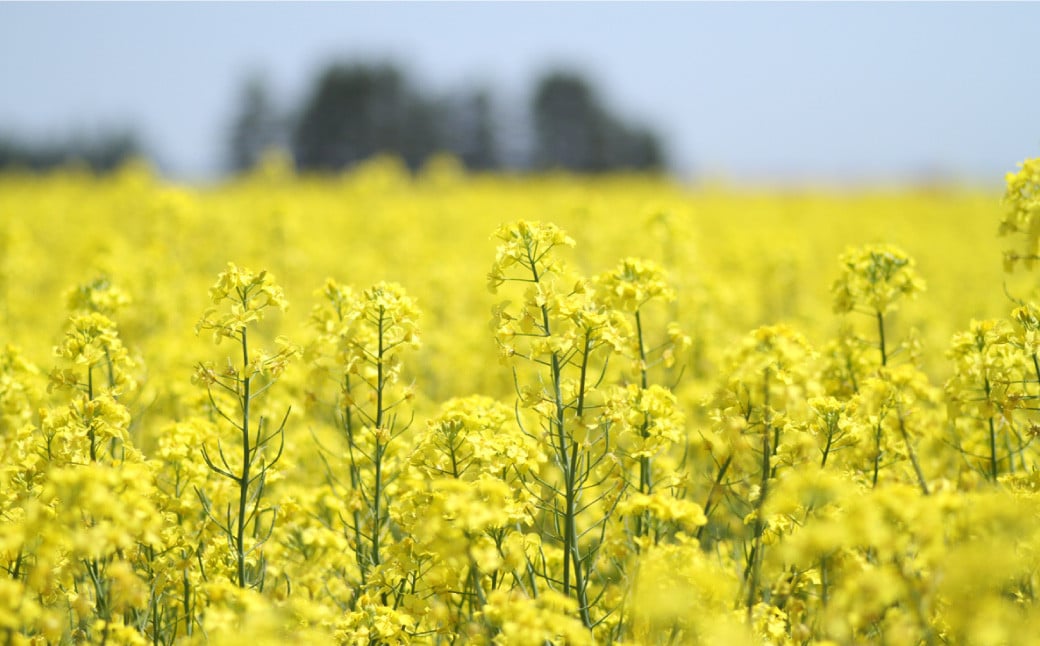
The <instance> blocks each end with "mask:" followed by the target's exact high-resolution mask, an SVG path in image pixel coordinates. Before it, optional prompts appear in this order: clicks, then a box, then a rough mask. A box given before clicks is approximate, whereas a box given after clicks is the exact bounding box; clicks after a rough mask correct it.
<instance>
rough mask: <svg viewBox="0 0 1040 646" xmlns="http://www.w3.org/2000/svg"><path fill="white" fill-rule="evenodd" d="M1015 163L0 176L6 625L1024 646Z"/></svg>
mask: <svg viewBox="0 0 1040 646" xmlns="http://www.w3.org/2000/svg"><path fill="white" fill-rule="evenodd" d="M1038 169H1040V166H1038V162H1037V160H1028V161H1026V162H1025V163H1023V164H1022V166H1021V168H1020V170H1019V171H1018V172H1014V173H1010V174H1009V175H1008V177H1007V178H1006V181H1007V190H1006V193H1005V195H1004V199H1003V203H1001V201H1000V196H999V195H995V194H991V193H988V192H985V191H972V190H968V189H960V188H954V187H950V188H947V189H935V190H928V191H923V190H922V191H889V192H873V193H862V194H836V193H827V192H789V193H784V194H780V193H776V194H770V193H764V192H754V191H746V192H735V191H730V190H727V189H723V188H719V187H714V188H700V189H691V188H688V187H684V186H681V185H678V184H675V183H672V182H669V181H668V180H665V179H662V178H647V177H639V176H614V177H602V178H581V177H570V176H566V175H551V176H544V177H528V178H522V179H519V178H503V177H496V176H490V175H487V176H470V175H467V174H466V173H465V172H464V171H462V169H461V168H460V167H459V166H458V165H457V164H454V163H453V162H451V161H450V160H444V159H441V160H438V161H436V162H432V163H431V165H430V166H429V168H426V169H423V170H422V171H421V172H420V173H418V174H416V175H415V176H412V175H409V174H408V171H407V170H406V169H405V168H404V167H403V166H402V165H401V164H399V163H397V162H396V161H394V160H390V159H380V160H375V161H373V162H371V163H368V164H365V165H363V166H361V167H359V168H358V169H356V170H354V171H351V172H349V173H345V174H343V175H341V176H338V177H317V176H313V177H305V176H301V177H297V176H294V175H293V174H292V172H291V170H290V168H289V166H288V165H287V164H286V163H285V162H284V160H282V161H278V160H277V159H273V158H272V160H269V161H268V162H266V163H265V164H264V165H263V166H262V167H261V168H259V169H258V170H257V171H256V172H255V173H253V174H252V175H249V176H246V177H243V178H240V179H237V180H235V181H233V182H228V183H226V184H222V185H217V186H211V187H208V188H204V189H203V188H190V187H184V186H175V185H171V184H168V183H166V182H164V181H162V180H160V179H159V178H157V177H156V176H154V175H153V174H152V173H151V171H149V170H148V168H147V167H145V166H143V165H139V164H138V165H130V166H127V167H125V168H123V169H121V170H119V171H118V172H117V173H115V174H113V175H112V176H110V177H104V178H99V177H93V176H90V175H88V174H86V173H83V172H82V171H64V172H59V173H54V174H52V175H46V176H35V175H28V174H12V175H6V176H0V213H4V214H5V217H4V218H3V219H2V220H3V221H0V250H2V253H0V332H2V333H3V335H4V346H3V349H2V350H0V431H2V433H0V523H2V527H3V531H2V532H0V640H3V641H4V642H5V643H12V644H22V643H25V644H33V643H53V644H72V643H126V644H138V643H140V644H205V643H216V644H220V643H227V644H235V643H256V644H267V643H270V644H280V643H287V642H296V643H315V644H327V643H342V644H364V645H371V644H452V643H455V644H460V643H470V644H500V645H507V644H524V645H526V644H531V645H538V646H543V645H544V644H547V643H550V644H561V645H562V644H593V643H597V644H598V643H604V644H607V643H614V644H626V645H628V644H631V645H636V644H679V643H719V644H745V643H746V644H808V643H817V644H859V643H892V644H917V643H923V644H937V643H951V644H1005V643H1016V644H1018V643H1022V644H1029V643H1038V641H1040V640H1038V639H1037V638H1036V637H1035V635H1038V634H1040V630H1038V629H1040V611H1038V609H1040V605H1038V603H1037V599H1036V590H1037V586H1038V585H1040V581H1038V580H1037V572H1040V531H1038V530H1037V528H1038V527H1040V522H1038V521H1040V452H1038V449H1040V443H1038V442H1037V440H1038V439H1040V415H1038V414H1037V409H1038V407H1037V404H1036V402H1037V401H1040V309H1038V306H1037V305H1036V303H1038V302H1040V294H1038V293H1037V291H1036V280H1035V278H1036V277H1035V276H1033V275H1030V274H1029V273H1028V272H1019V273H1017V274H1008V275H1007V276H1004V274H1003V272H1002V268H1001V253H1002V252H1003V251H1004V247H1005V246H1007V245H1005V244H1004V241H1002V240H1000V239H999V238H998V237H997V235H995V234H996V233H997V229H998V226H999V228H1000V231H1001V232H1003V233H1005V234H1013V235H1015V236H1017V237H1018V238H1017V241H1016V243H1015V245H1014V249H1013V250H1012V251H1009V252H1008V253H1007V255H1006V257H1005V259H1006V260H1007V261H1008V262H1009V263H1010V264H1012V265H1014V266H1016V267H1019V266H1021V267H1022V268H1025V269H1029V268H1031V267H1032V266H1033V264H1034V261H1035V257H1036V256H1037V255H1038V253H1040V252H1038V251H1037V244H1038V243H1037V239H1038V236H1040V224H1037V223H1038V222H1040V211H1038V207H1037V194H1038V191H1037V186H1038V185H1040V180H1038V176H1037V173H1038ZM72 216H76V217H77V221H80V222H82V223H83V226H80V227H76V228H75V229H72V228H70V227H67V226H62V224H63V223H64V222H65V219H66V218H68V217H72ZM489 238H490V239H489ZM1023 241H1024V242H1023ZM249 267H253V268H256V269H249ZM489 267H490V269H489ZM276 275H277V276H278V278H279V280H278V281H275V279H274V276H276ZM330 276H332V277H334V278H329V277H330ZM214 277H216V280H215V281H214ZM926 282H927V284H928V287H929V289H928V291H927V292H925V291H924V285H925V283H926ZM488 287H489V288H490V290H489V289H487V288H488ZM1009 296H1010V298H1011V300H1012V301H1013V302H1012V303H1010V304H1009V302H1008V297H1009ZM290 301H292V303H293V307H292V308H290V307H288V304H289V302H290ZM200 313H201V316H199V314H200ZM193 328H194V330H195V332H196V334H195V335H193V334H192V331H193ZM198 335H201V336H202V337H203V338H202V340H201V341H200V339H199V338H197V336H198ZM210 338H212V339H213V340H214V341H216V343H217V345H216V346H215V347H214V345H213V344H210V343H208V339H210ZM297 344H299V345H297Z"/></svg>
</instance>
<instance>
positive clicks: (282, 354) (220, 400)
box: [195, 263, 298, 588]
mask: <svg viewBox="0 0 1040 646" xmlns="http://www.w3.org/2000/svg"><path fill="white" fill-rule="evenodd" d="M210 298H211V299H212V300H213V304H214V307H212V308H210V309H208V310H206V312H205V313H204V314H203V316H202V318H201V320H200V321H199V323H198V325H196V333H201V332H202V331H203V330H208V331H211V332H212V333H213V340H214V341H215V342H216V343H217V344H218V345H219V344H220V343H221V342H222V341H224V340H225V339H227V340H230V341H232V343H234V344H235V345H236V346H237V348H236V350H237V352H236V354H237V355H238V356H237V359H236V358H232V357H228V358H227V364H226V367H225V368H222V369H220V370H219V371H218V369H217V368H215V366H214V364H212V363H200V364H198V366H197V367H196V370H195V380H196V382H197V383H200V384H202V385H203V386H205V388H206V392H207V394H208V396H209V403H210V405H211V407H212V410H213V412H214V413H216V415H217V416H218V417H220V418H221V419H223V420H224V421H225V422H226V423H228V424H230V425H231V426H232V428H233V429H234V430H235V432H236V435H237V437H238V443H239V446H238V455H239V457H238V458H237V459H236V458H235V457H234V456H232V457H228V455H227V454H226V453H225V452H224V448H223V445H222V444H218V446H219V449H218V455H217V458H216V459H214V457H213V456H211V455H210V453H209V451H208V450H207V449H206V448H205V446H203V448H202V457H203V459H204V460H205V462H206V465H207V466H208V467H209V468H210V469H211V470H213V471H214V472H215V473H217V474H218V475H220V476H222V477H224V478H227V479H228V480H231V481H232V482H233V483H234V485H235V487H236V489H237V494H238V501H237V504H236V505H235V509H234V510H232V504H231V503H228V504H227V508H226V510H225V513H224V514H223V517H218V516H217V515H216V514H215V513H214V509H213V502H212V501H211V500H210V499H209V498H208V497H207V496H206V494H205V492H203V491H201V490H199V491H198V495H199V498H200V500H201V501H202V505H203V507H204V509H205V510H206V513H207V514H208V515H209V517H210V519H211V520H212V521H213V522H214V523H216V525H217V526H218V527H219V528H220V529H221V531H222V532H224V533H225V534H226V535H227V538H228V543H229V545H230V547H231V552H232V556H233V559H234V563H235V583H236V584H237V585H238V587H240V588H245V587H256V588H263V584H264V574H265V569H266V561H265V559H264V556H263V551H262V547H263V543H264V542H265V541H266V540H267V538H268V537H269V536H270V535H271V532H272V531H273V529H274V523H275V518H274V516H275V515H276V513H275V510H274V509H273V508H268V507H264V506H263V497H264V493H265V487H266V484H267V478H268V474H269V473H270V472H271V469H272V467H274V465H275V464H276V463H277V462H278V460H279V459H280V458H281V456H282V449H283V448H284V446H285V424H286V422H287V421H288V419H289V412H290V411H289V410H288V409H287V410H286V411H285V414H284V415H283V416H282V419H281V421H280V423H279V424H278V425H277V426H276V427H275V428H273V429H271V428H270V424H267V423H265V422H266V418H265V417H263V416H262V415H261V416H259V418H258V419H255V420H254V416H253V413H254V409H255V407H256V405H255V400H256V399H257V398H258V397H260V396H261V395H262V394H263V393H265V392H266V391H267V388H268V387H269V386H270V385H271V384H272V383H273V382H274V381H275V380H276V379H277V377H278V376H279V375H280V374H281V373H282V372H283V371H284V370H285V368H286V366H287V365H288V363H289V361H290V360H291V359H292V358H293V357H294V356H296V354H298V351H297V349H296V348H295V347H293V346H292V345H290V344H289V342H288V341H286V340H285V339H282V338H279V339H277V340H276V345H277V347H276V349H275V350H274V351H267V350H256V349H251V348H250V345H249V329H250V327H251V326H253V325H255V324H256V323H259V322H260V321H261V320H262V319H263V318H264V316H265V314H266V312H267V310H268V309H270V308H272V307H273V308H276V309H279V310H282V311H284V310H285V309H286V307H288V302H287V301H286V300H285V296H284V295H283V293H282V290H281V288H280V287H278V286H277V285H276V284H275V282H274V279H273V278H272V277H271V275H270V274H269V273H268V272H266V271H260V272H257V273H254V272H252V271H250V270H249V269H245V268H242V269H240V268H238V267H237V266H235V265H234V264H233V263H228V266H227V269H226V270H225V271H223V272H222V273H221V274H220V276H219V277H218V278H217V282H216V283H215V284H214V285H213V287H211V288H210ZM236 361H237V363H236ZM229 406H233V407H235V408H237V413H235V414H234V415H233V414H232V413H230V412H228V411H229ZM268 512H270V514H271V520H270V521H269V523H268V525H267V527H266V528H263V527H261V526H260V523H261V517H262V516H263V515H265V514H267V513H268ZM258 535H259V536H260V538H259V539H256V540H255V542H253V543H252V544H251V545H250V544H249V541H250V538H251V537H252V536H258ZM254 552H256V554H257V556H256V557H255V561H254V562H252V563H251V562H250V557H251V555H252V554H253V553H254Z"/></svg>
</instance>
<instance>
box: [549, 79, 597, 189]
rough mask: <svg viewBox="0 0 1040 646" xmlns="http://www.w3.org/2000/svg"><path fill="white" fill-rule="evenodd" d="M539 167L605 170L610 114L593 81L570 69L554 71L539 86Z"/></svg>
mask: <svg viewBox="0 0 1040 646" xmlns="http://www.w3.org/2000/svg"><path fill="white" fill-rule="evenodd" d="M532 112H533V117H534V132H535V150H534V165H535V167H536V168H541V169H547V168H566V169H570V170H577V171H597V170H605V167H606V155H605V152H606V151H605V144H606V142H605V135H606V133H605V130H606V115H605V113H604V111H603V109H602V107H600V105H599V99H598V98H597V97H596V96H595V94H594V93H593V91H592V88H591V87H590V85H589V83H588V82H587V81H586V80H585V79H584V78H582V77H581V76H579V75H577V74H573V73H568V72H553V73H550V74H549V75H547V76H545V77H543V78H542V80H541V81H540V82H539V83H538V86H537V88H536V89H535V95H534V105H533V106H532Z"/></svg>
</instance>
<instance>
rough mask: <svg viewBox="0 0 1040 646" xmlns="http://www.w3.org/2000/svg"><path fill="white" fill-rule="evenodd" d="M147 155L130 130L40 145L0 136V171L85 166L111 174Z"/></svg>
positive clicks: (40, 143) (73, 137) (106, 132)
mask: <svg viewBox="0 0 1040 646" xmlns="http://www.w3.org/2000/svg"><path fill="white" fill-rule="evenodd" d="M143 155H144V148H143V146H142V145H141V142H140V139H139V138H138V136H137V135H136V134H135V133H134V132H132V131H131V130H128V129H119V130H109V131H104V132H100V133H98V134H94V135H83V134H77V135H71V136H69V137H67V138H65V139H62V140H57V141H51V142H40V141H35V142H33V141H25V140H23V139H16V138H13V137H6V136H0V168H24V169H27V170H35V171H40V170H49V169H52V168H56V167H59V166H65V165H69V164H85V165H86V166H87V167H89V168H90V169H91V170H94V171H96V172H102V173H104V172H109V171H112V170H115V169H116V168H118V167H119V166H120V165H121V164H123V163H124V162H125V161H127V160H129V159H131V158H133V157H140V156H143Z"/></svg>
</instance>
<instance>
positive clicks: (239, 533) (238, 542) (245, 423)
mask: <svg viewBox="0 0 1040 646" xmlns="http://www.w3.org/2000/svg"><path fill="white" fill-rule="evenodd" d="M248 370H249V342H248V340H247V333H246V331H245V330H244V329H243V330H242V374H243V377H242V397H241V401H242V428H241V430H242V475H241V476H240V477H239V479H238V518H237V526H236V528H235V548H236V557H237V560H238V587H240V588H244V587H246V548H245V540H246V513H247V511H246V508H247V506H248V504H249V476H250V473H249V462H250V457H251V455H250V454H251V452H252V450H251V447H250V444H249V404H250V399H251V394H250V386H251V383H250V382H251V379H252V377H251V376H250V375H249V372H248Z"/></svg>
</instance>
